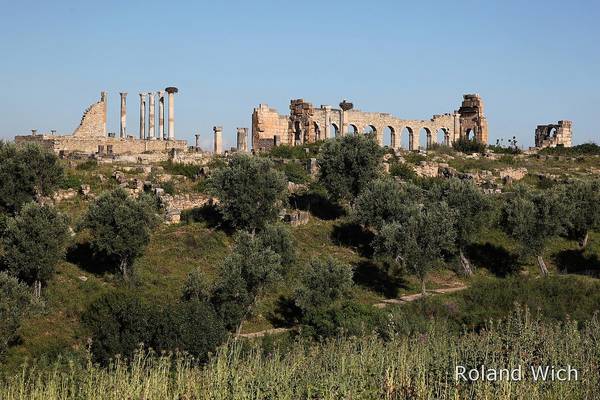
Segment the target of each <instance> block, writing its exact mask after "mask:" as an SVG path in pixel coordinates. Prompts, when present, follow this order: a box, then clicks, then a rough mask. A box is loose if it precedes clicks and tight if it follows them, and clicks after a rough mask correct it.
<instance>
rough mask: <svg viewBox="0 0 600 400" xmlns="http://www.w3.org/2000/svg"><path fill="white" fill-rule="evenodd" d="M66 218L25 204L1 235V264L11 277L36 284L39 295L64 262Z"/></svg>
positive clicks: (49, 209) (9, 221)
mask: <svg viewBox="0 0 600 400" xmlns="http://www.w3.org/2000/svg"><path fill="white" fill-rule="evenodd" d="M67 233H68V225H67V220H66V217H65V216H64V215H62V214H60V213H59V212H58V211H56V210H55V209H54V208H53V207H50V206H41V205H38V204H36V203H28V204H26V205H24V206H23V207H22V209H21V211H20V212H19V213H18V214H17V215H16V216H15V217H14V218H8V220H7V221H6V226H5V228H4V232H3V235H2V240H1V243H2V249H3V251H2V256H1V264H2V268H3V269H5V270H6V271H7V272H8V273H10V274H11V275H14V276H16V277H18V278H19V279H21V280H22V281H24V282H26V283H28V284H34V285H35V287H36V293H37V294H39V293H40V287H41V284H42V283H45V282H46V281H47V280H48V279H49V278H50V277H51V276H52V274H53V273H54V269H55V268H56V265H57V264H58V262H59V261H60V260H61V258H62V257H63V255H64V251H65V244H66V242H67V239H68V234H67Z"/></svg>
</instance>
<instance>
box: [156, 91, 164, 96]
mask: <svg viewBox="0 0 600 400" xmlns="http://www.w3.org/2000/svg"><path fill="white" fill-rule="evenodd" d="M156 93H157V94H158V95H159V96H160V97H164V95H165V91H164V90H159V91H158V92H156Z"/></svg>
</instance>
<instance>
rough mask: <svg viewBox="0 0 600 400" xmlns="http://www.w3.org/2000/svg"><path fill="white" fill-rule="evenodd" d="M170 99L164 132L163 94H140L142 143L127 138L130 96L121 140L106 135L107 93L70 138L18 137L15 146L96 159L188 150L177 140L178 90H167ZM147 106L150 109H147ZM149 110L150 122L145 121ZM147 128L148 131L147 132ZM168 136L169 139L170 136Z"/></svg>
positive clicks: (123, 113)
mask: <svg viewBox="0 0 600 400" xmlns="http://www.w3.org/2000/svg"><path fill="white" fill-rule="evenodd" d="M165 91H166V92H167V93H168V96H169V114H168V124H169V125H168V127H169V129H168V132H165V129H164V104H165V101H164V92H163V91H159V92H157V93H154V92H149V93H145V92H143V93H140V130H139V139H136V138H135V137H133V136H131V135H127V93H124V92H123V93H120V96H121V118H120V130H119V136H118V137H115V136H116V135H114V134H107V132H106V117H107V112H106V108H107V107H106V105H107V101H108V99H107V93H106V92H102V93H101V94H100V100H99V101H97V102H96V103H94V104H92V105H91V106H89V107H88V108H87V109H86V110H85V112H84V113H83V117H82V118H81V122H80V124H79V126H78V127H77V128H76V129H75V131H74V132H73V133H72V134H70V135H55V134H54V131H52V134H50V135H47V134H37V130H33V131H32V134H31V135H22V136H15V143H24V142H35V143H39V144H40V145H42V146H44V147H46V148H49V149H51V150H54V151H55V152H56V153H58V154H65V155H66V154H70V153H86V154H96V155H108V156H111V155H121V154H142V153H152V152H163V153H166V152H177V151H183V150H186V149H187V142H186V141H185V140H176V139H175V111H174V110H175V108H174V107H175V106H174V104H175V103H174V94H175V93H177V91H178V90H177V88H175V87H168V88H166V89H165ZM156 95H158V134H156V131H155V122H156V121H155V119H156V114H155V107H154V105H155V96H156ZM146 104H148V107H147V106H146ZM146 109H148V118H146ZM146 126H147V127H148V129H147V131H146ZM167 134H168V135H167Z"/></svg>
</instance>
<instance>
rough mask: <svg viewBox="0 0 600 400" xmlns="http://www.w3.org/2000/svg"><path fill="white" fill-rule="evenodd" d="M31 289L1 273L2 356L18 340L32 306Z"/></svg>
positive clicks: (0, 338)
mask: <svg viewBox="0 0 600 400" xmlns="http://www.w3.org/2000/svg"><path fill="white" fill-rule="evenodd" d="M32 301H33V299H32V297H31V292H30V290H29V288H28V287H27V286H26V285H25V284H23V283H21V282H20V281H19V280H18V279H17V278H15V277H13V276H10V275H8V274H7V273H6V272H0V356H2V355H3V354H4V353H5V352H6V350H7V349H8V347H9V346H10V345H11V343H13V342H14V341H15V339H17V335H18V330H19V326H20V325H21V320H22V318H23V317H24V316H25V315H26V314H27V312H28V310H29V309H30V306H31V304H32Z"/></svg>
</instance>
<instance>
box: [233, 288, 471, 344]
mask: <svg viewBox="0 0 600 400" xmlns="http://www.w3.org/2000/svg"><path fill="white" fill-rule="evenodd" d="M467 288H468V286H466V285H460V286H452V287H447V288H439V289H431V290H428V291H427V293H426V294H425V296H432V295H443V294H450V293H455V292H459V291H461V290H465V289H467ZM423 296H424V295H423V293H415V294H407V295H404V296H400V297H398V298H396V299H385V300H382V301H381V302H380V303H375V304H373V307H377V308H384V307H387V306H389V305H394V304H396V305H397V304H405V303H410V302H413V301H416V300H419V299H421V298H423ZM293 329H295V328H293V327H292V328H271V329H265V330H264V331H258V332H250V333H239V334H237V335H235V337H236V338H248V339H250V338H258V337H263V336H269V335H277V334H280V333H285V332H289V331H291V330H293Z"/></svg>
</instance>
